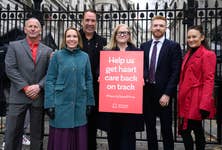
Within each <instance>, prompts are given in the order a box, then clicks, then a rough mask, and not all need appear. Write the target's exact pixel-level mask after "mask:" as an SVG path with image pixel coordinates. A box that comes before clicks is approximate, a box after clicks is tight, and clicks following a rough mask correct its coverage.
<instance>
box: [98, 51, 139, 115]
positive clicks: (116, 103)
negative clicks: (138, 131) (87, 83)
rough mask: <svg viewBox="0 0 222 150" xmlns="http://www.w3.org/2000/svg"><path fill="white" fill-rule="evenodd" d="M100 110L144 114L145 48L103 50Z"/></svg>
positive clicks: (101, 55) (101, 57)
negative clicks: (141, 49)
mask: <svg viewBox="0 0 222 150" xmlns="http://www.w3.org/2000/svg"><path fill="white" fill-rule="evenodd" d="M99 83H100V87H99V91H100V92H99V111H100V112H118V113H136V114H141V113H142V93H143V51H107V50H106V51H101V52H100V79H99Z"/></svg>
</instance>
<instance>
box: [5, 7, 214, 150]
mask: <svg viewBox="0 0 222 150" xmlns="http://www.w3.org/2000/svg"><path fill="white" fill-rule="evenodd" d="M96 23H97V16H96V11H95V10H86V11H84V14H83V19H82V29H80V30H78V29H76V28H73V27H70V28H67V29H66V30H65V33H64V37H63V42H62V45H61V49H60V50H58V51H56V52H54V53H52V49H50V48H49V47H47V46H45V45H44V44H42V43H41V42H40V37H41V24H40V23H39V21H38V20H37V19H35V18H30V19H28V20H27V21H26V22H25V27H24V31H25V33H26V38H25V39H23V40H19V41H15V42H11V43H10V44H9V48H8V52H7V55H6V59H5V64H6V73H7V75H8V77H9V79H10V80H11V89H10V100H9V108H8V112H7V117H6V118H7V119H6V128H7V130H6V145H5V149H6V150H21V147H22V138H21V137H22V134H23V124H24V119H25V114H26V111H27V110H29V111H30V138H31V145H30V149H31V150H40V149H42V145H43V128H44V126H43V120H44V119H43V115H44V109H45V110H46V113H47V115H48V116H49V119H50V123H49V126H50V128H49V138H48V150H96V149H97V148H96V134H97V129H98V128H99V129H101V130H104V131H106V132H107V139H108V146H109V150H136V135H135V133H136V132H138V131H143V130H144V123H145V127H146V133H147V141H148V149H149V150H158V140H157V131H156V118H157V117H159V118H160V123H161V134H162V137H163V147H164V150H173V149H174V140H173V131H172V120H173V119H172V103H173V99H174V98H175V97H176V96H177V95H178V118H179V119H178V126H179V128H178V131H179V132H178V133H179V134H181V136H182V138H183V141H184V146H185V149H186V150H192V149H194V140H193V138H192V136H191V131H194V134H195V143H196V149H198V150H204V147H205V137H204V129H203V127H202V120H203V119H205V118H209V117H213V115H214V113H215V107H214V101H213V97H212V94H213V88H214V73H215V66H216V56H215V54H214V52H211V51H210V50H208V47H207V45H206V44H207V41H206V39H205V36H204V33H203V30H202V28H201V26H192V27H190V28H189V29H188V32H187V44H188V48H189V50H188V52H187V54H186V55H185V56H184V59H183V61H182V54H181V52H182V51H181V48H180V45H179V44H178V43H176V42H174V41H171V40H168V39H166V38H165V33H166V29H167V20H166V18H165V17H163V16H154V17H153V18H152V23H151V31H152V39H151V40H149V41H147V42H145V43H143V44H141V46H140V48H137V47H136V46H135V44H134V43H133V40H132V33H131V31H130V28H129V27H128V26H127V25H125V24H119V25H117V26H116V27H115V29H114V30H113V33H112V36H111V39H110V41H109V42H108V44H107V43H106V39H105V38H103V37H101V36H99V35H98V34H97V33H96V31H95V30H96ZM101 50H114V51H132V50H133V51H137V50H138V51H144V89H143V90H144V91H143V114H141V115H140V114H125V113H105V112H103V113H102V112H99V111H98V99H99V97H98V95H99V64H100V61H99V57H100V55H99V54H100V51H101ZM178 85H179V86H178ZM177 90H178V91H177ZM43 106H44V107H43Z"/></svg>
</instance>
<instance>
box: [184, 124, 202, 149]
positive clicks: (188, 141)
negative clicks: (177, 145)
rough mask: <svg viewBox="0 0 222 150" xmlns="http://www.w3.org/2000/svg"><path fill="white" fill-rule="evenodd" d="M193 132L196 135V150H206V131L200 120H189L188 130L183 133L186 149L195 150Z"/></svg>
mask: <svg viewBox="0 0 222 150" xmlns="http://www.w3.org/2000/svg"><path fill="white" fill-rule="evenodd" d="M191 131H193V132H194V135H195V143H196V150H204V149H205V144H206V142H205V136H204V129H203V127H202V121H199V120H188V126H187V129H186V130H182V131H181V136H182V138H183V142H184V146H185V149H186V150H194V140H193V137H192V135H191Z"/></svg>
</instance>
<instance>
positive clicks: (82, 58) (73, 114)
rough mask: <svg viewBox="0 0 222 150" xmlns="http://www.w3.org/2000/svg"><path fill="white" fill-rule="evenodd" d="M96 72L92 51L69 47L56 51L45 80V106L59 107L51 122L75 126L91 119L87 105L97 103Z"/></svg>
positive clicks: (57, 124) (68, 126)
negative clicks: (94, 86) (93, 83)
mask: <svg viewBox="0 0 222 150" xmlns="http://www.w3.org/2000/svg"><path fill="white" fill-rule="evenodd" d="M92 82H93V79H92V74H91V67H90V61H89V57H88V55H87V54H86V53H85V52H83V51H82V50H80V49H75V50H73V51H70V50H68V49H66V48H64V49H62V50H59V51H57V52H55V53H54V55H53V57H52V59H51V61H50V64H49V68H48V72H47V75H46V84H45V92H46V93H45V105H44V106H45V108H52V107H53V108H55V118H54V119H53V120H50V126H52V127H55V128H74V127H78V126H83V125H85V124H86V123H87V119H86V107H87V105H91V106H93V105H94V104H95V102H94V96H93V86H92Z"/></svg>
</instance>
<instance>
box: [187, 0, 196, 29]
mask: <svg viewBox="0 0 222 150" xmlns="http://www.w3.org/2000/svg"><path fill="white" fill-rule="evenodd" d="M187 6H188V11H187V13H188V14H187V27H190V26H193V25H194V17H195V16H194V14H195V13H194V10H195V9H194V6H195V5H194V0H188V1H187Z"/></svg>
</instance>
